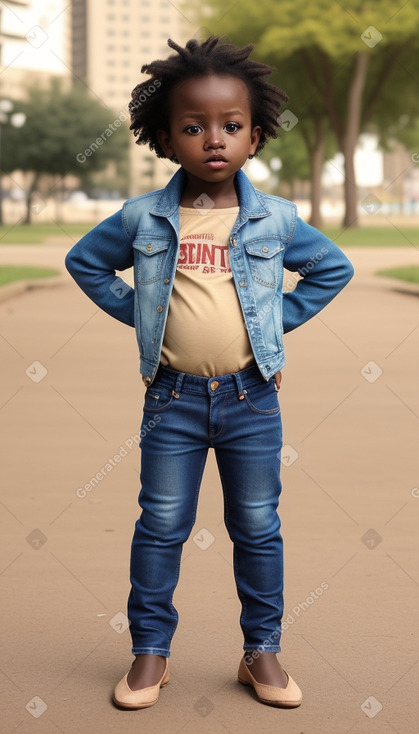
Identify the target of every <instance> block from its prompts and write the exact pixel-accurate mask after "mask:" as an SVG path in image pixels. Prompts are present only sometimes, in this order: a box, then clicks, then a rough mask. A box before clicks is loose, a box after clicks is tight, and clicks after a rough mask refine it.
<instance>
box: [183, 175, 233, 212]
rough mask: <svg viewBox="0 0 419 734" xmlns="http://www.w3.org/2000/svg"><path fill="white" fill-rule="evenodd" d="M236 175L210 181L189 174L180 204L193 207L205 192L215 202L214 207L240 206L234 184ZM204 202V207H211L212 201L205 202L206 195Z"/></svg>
mask: <svg viewBox="0 0 419 734" xmlns="http://www.w3.org/2000/svg"><path fill="white" fill-rule="evenodd" d="M235 175H236V174H234V176H231V177H230V178H228V179H226V180H225V181H219V182H208V181H202V180H201V179H198V178H195V177H194V176H190V175H189V174H187V176H188V180H187V183H186V186H185V188H184V190H183V193H182V197H181V200H180V205H181V206H185V207H192V206H193V205H194V202H196V200H197V199H199V198H200V196H203V195H204V194H205V195H206V196H208V197H209V198H210V199H211V201H212V202H213V208H214V209H223V208H226V207H230V206H239V198H238V196H237V191H236V188H235V185H234V179H235ZM202 203H203V207H204V208H209V207H208V204H209V203H210V202H208V200H207V202H205V197H204V198H203V202H202ZM211 208H212V207H211Z"/></svg>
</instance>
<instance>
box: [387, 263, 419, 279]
mask: <svg viewBox="0 0 419 734" xmlns="http://www.w3.org/2000/svg"><path fill="white" fill-rule="evenodd" d="M377 275H384V276H385V277H386V278H397V280H404V281H406V283H419V265H404V266H403V267H400V268H388V269H387V270H379V271H378V272H377Z"/></svg>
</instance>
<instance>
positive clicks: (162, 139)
mask: <svg viewBox="0 0 419 734" xmlns="http://www.w3.org/2000/svg"><path fill="white" fill-rule="evenodd" d="M157 139H158V141H159V143H160V145H161V147H162V148H163V150H164V152H165V153H166V155H167V157H168V158H169V159H170V158H173V156H174V153H175V151H174V150H173V147H172V143H171V140H170V135H169V133H167V132H166V130H157Z"/></svg>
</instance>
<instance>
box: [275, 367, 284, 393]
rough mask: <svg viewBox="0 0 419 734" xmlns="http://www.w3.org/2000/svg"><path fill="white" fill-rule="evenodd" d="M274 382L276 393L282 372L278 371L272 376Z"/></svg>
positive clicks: (279, 385)
mask: <svg viewBox="0 0 419 734" xmlns="http://www.w3.org/2000/svg"><path fill="white" fill-rule="evenodd" d="M274 380H275V390H276V391H278V390H279V388H280V387H281V380H282V372H281V371H279V372H277V373H276V374H275V375H274Z"/></svg>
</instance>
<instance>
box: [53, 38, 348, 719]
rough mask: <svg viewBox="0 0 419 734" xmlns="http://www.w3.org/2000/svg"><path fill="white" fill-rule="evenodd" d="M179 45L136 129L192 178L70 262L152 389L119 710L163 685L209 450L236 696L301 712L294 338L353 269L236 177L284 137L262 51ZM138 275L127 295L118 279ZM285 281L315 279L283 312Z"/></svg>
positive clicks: (157, 68) (145, 200) (212, 42)
mask: <svg viewBox="0 0 419 734" xmlns="http://www.w3.org/2000/svg"><path fill="white" fill-rule="evenodd" d="M168 45H169V46H170V47H171V48H172V49H174V50H175V51H176V52H177V53H175V54H173V55H171V56H169V58H168V59H166V60H163V61H154V62H152V63H151V64H149V65H145V66H144V67H143V68H142V71H146V72H148V73H149V74H150V75H151V77H152V80H151V82H150V81H145V82H143V83H142V84H139V85H138V86H137V87H136V88H135V89H134V90H133V93H132V102H131V104H130V110H131V120H132V124H131V129H132V130H133V131H134V135H136V136H137V138H138V139H137V142H138V143H145V144H148V145H149V147H150V148H151V149H152V150H154V151H155V152H156V154H157V156H159V157H166V158H169V159H170V160H172V161H175V162H177V163H180V166H181V168H180V170H179V171H178V172H177V173H176V174H175V175H174V176H173V178H172V179H171V180H170V181H169V183H168V184H167V186H166V187H165V188H164V189H163V190H160V191H153V192H151V193H148V194H144V195H142V196H138V197H136V198H134V199H131V200H129V201H127V202H125V204H124V206H123V208H122V210H121V211H119V212H117V213H116V214H114V215H113V216H111V217H109V218H108V219H106V220H105V221H104V222H102V223H101V224H99V225H98V226H97V227H95V228H94V229H93V230H92V231H91V232H90V233H89V234H87V235H86V236H85V237H83V239H82V240H81V241H80V242H79V243H78V244H77V245H76V246H75V247H73V249H72V250H71V251H70V252H69V254H68V255H67V258H66V266H67V268H68V270H69V271H70V273H71V274H72V276H73V277H74V279H75V280H76V281H77V283H78V284H79V285H80V287H81V288H82V289H83V290H84V291H85V293H86V294H87V295H88V296H89V297H90V298H91V299H92V300H93V301H94V302H95V303H96V304H97V305H99V306H100V307H101V308H102V309H103V310H104V311H106V312H107V313H109V314H110V315H111V316H114V317H115V318H117V319H119V320H120V321H122V322H124V323H126V324H129V325H131V326H135V329H136V336H137V340H138V346H139V352H140V371H141V374H142V377H143V380H144V383H145V385H146V386H147V391H146V395H145V402H144V414H143V422H142V431H141V435H142V436H143V438H142V440H141V477H140V478H141V492H140V495H139V504H140V506H141V508H142V512H141V516H140V518H139V520H138V521H137V523H136V526H135V532H134V537H133V541H132V552H131V584H132V588H131V592H130V596H129V600H128V616H129V619H130V631H131V636H132V641H133V647H132V652H133V654H134V655H135V660H134V662H133V664H132V667H131V669H130V671H129V672H128V673H127V675H125V677H124V678H123V679H122V680H121V681H120V682H119V683H118V685H117V686H116V688H115V691H114V702H115V703H116V704H117V705H119V706H121V707H124V708H144V707H147V706H151V705H152V704H154V703H155V702H156V701H157V699H158V697H159V692H160V688H161V686H163V685H165V684H166V683H167V682H168V680H169V662H168V658H169V656H170V643H171V640H172V637H173V634H174V632H175V629H176V626H177V622H178V615H177V611H176V609H175V608H174V606H173V604H172V597H173V593H174V590H175V588H176V585H177V582H178V576H179V567H180V559H181V553H182V546H183V543H184V542H185V541H186V540H187V538H188V537H189V534H190V532H191V529H192V526H193V524H194V522H195V515H196V508H197V501H198V493H199V487H200V483H201V478H202V473H203V470H204V465H205V460H206V456H207V452H208V449H209V448H214V450H215V455H216V460H217V464H218V468H219V472H220V478H221V483H222V488H223V494H224V507H225V523H226V527H227V530H228V532H229V535H230V538H231V540H232V542H233V551H234V575H235V580H236V585H237V592H238V596H239V599H240V601H241V604H242V613H241V617H240V624H241V628H242V632H243V636H244V644H243V649H244V651H245V656H244V657H242V659H241V661H240V666H239V672H238V679H239V681H240V682H241V683H244V684H246V685H251V686H252V687H253V688H254V690H255V692H256V694H257V697H258V699H259V700H260V701H262V702H264V703H269V704H272V705H275V706H283V707H292V706H299V705H300V703H301V700H302V695H301V691H300V689H299V688H298V686H297V684H296V683H295V682H294V681H293V679H292V678H291V677H290V676H289V675H288V674H287V673H286V672H285V671H284V670H283V668H282V666H281V665H280V663H279V660H278V658H277V653H278V652H280V649H281V648H280V644H279V641H280V634H281V618H282V614H283V554H282V537H281V534H280V520H279V517H278V514H277V507H278V499H279V495H280V492H281V482H280V451H281V445H282V428H281V414H280V408H279V404H278V399H277V391H278V389H279V386H280V381H281V369H282V367H283V366H284V364H285V360H284V348H283V333H285V332H288V331H291V330H292V329H295V328H296V327H298V326H300V325H301V324H303V323H304V322H305V321H307V320H308V319H309V318H311V317H312V316H314V315H315V314H316V313H318V311H320V310H321V309H322V308H324V306H326V305H327V303H329V301H331V299H332V298H334V296H336V294H337V293H338V292H339V291H340V290H341V289H342V288H343V287H344V286H345V284H346V283H347V282H348V281H349V280H350V278H351V277H352V274H353V268H352V266H351V264H350V263H349V261H348V260H347V258H346V257H345V255H343V253H342V252H341V251H340V250H339V249H338V248H337V246H336V245H335V244H334V243H333V242H331V241H330V240H329V239H328V238H326V237H325V236H324V235H322V234H321V233H320V232H318V231H317V230H315V229H314V228H312V227H310V226H309V225H308V224H305V223H304V222H303V221H302V220H301V219H300V218H299V217H298V216H297V212H296V207H295V205H294V204H292V203H291V202H289V201H286V200H284V199H280V198H278V197H275V196H269V195H267V194H264V193H262V192H261V191H257V190H256V189H254V188H253V186H252V185H251V183H250V181H249V180H248V178H247V177H246V176H245V174H244V173H243V171H242V170H241V167H242V166H243V164H244V163H245V161H246V159H247V158H249V157H252V156H253V155H255V154H256V153H257V152H258V151H260V150H261V149H262V148H263V146H264V145H265V143H266V142H267V140H268V139H269V138H271V137H276V134H277V133H276V130H277V127H278V124H279V123H278V115H279V110H280V108H281V105H282V103H283V102H285V101H287V96H286V94H285V93H284V92H282V90H280V89H279V88H277V87H275V86H273V85H272V84H270V83H269V82H268V81H267V80H266V77H267V76H268V75H269V74H270V73H271V71H272V69H270V68H269V67H268V66H265V65H264V64H261V63H258V62H256V61H251V60H250V59H249V58H248V57H249V54H250V52H251V50H252V46H247V47H246V48H243V49H239V48H236V47H234V46H232V45H227V44H226V45H222V44H220V42H219V39H217V38H209V39H208V40H207V41H205V42H204V43H202V44H199V43H198V42H197V41H195V40H191V41H189V42H188V43H187V44H186V47H185V48H182V47H180V46H179V45H177V44H176V43H174V42H173V41H171V40H170V39H169V41H168ZM131 266H134V278H135V287H134V289H132V288H130V287H128V286H127V284H126V283H125V282H124V281H123V280H121V279H120V278H118V277H116V275H115V270H119V271H121V270H124V269H126V268H130V267H131ZM284 267H286V268H287V269H288V270H291V271H298V272H299V274H300V275H303V276H304V277H303V278H302V279H301V280H300V281H299V282H298V284H297V286H296V288H295V290H294V291H293V292H292V293H287V294H284V295H283V294H282V279H283V268H284Z"/></svg>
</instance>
